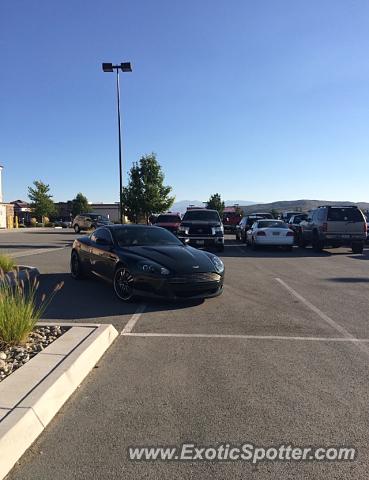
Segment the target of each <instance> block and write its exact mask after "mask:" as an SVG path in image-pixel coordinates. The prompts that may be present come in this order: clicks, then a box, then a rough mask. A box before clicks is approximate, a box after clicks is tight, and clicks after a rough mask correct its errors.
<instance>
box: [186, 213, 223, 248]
mask: <svg viewBox="0 0 369 480" xmlns="http://www.w3.org/2000/svg"><path fill="white" fill-rule="evenodd" d="M178 237H179V238H180V239H181V240H182V242H186V243H189V244H190V245H194V246H196V247H215V248H216V249H217V250H218V251H223V250H224V228H223V224H222V221H221V219H220V216H219V213H218V212H217V210H210V209H209V210H208V209H207V208H196V209H195V208H194V209H191V210H187V212H186V213H185V214H184V216H183V219H182V222H181V225H180V226H179V229H178Z"/></svg>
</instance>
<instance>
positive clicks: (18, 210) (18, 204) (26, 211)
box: [10, 200, 32, 225]
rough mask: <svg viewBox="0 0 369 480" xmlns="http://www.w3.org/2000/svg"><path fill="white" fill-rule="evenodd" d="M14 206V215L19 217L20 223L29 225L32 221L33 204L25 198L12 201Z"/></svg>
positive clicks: (11, 203)
mask: <svg viewBox="0 0 369 480" xmlns="http://www.w3.org/2000/svg"><path fill="white" fill-rule="evenodd" d="M10 205H12V206H13V215H14V216H15V217H17V218H18V223H21V224H25V225H28V224H29V223H30V221H31V217H32V214H31V205H30V204H29V203H28V202H25V201H24V200H14V201H13V202H10Z"/></svg>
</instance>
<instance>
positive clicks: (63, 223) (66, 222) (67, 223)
mask: <svg viewBox="0 0 369 480" xmlns="http://www.w3.org/2000/svg"><path fill="white" fill-rule="evenodd" d="M54 225H55V227H62V228H71V227H72V221H71V219H70V218H58V220H55V222H54Z"/></svg>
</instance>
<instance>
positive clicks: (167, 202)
mask: <svg viewBox="0 0 369 480" xmlns="http://www.w3.org/2000/svg"><path fill="white" fill-rule="evenodd" d="M163 182H164V173H163V171H162V169H161V166H160V164H159V162H158V161H157V159H156V155H155V154H154V153H152V154H150V155H144V156H142V157H141V158H140V160H139V161H138V162H135V163H134V164H133V166H132V168H131V170H130V172H129V181H128V186H127V187H124V188H123V192H122V202H123V210H124V214H125V215H127V217H128V218H129V220H130V221H131V222H135V223H138V222H139V221H140V220H141V219H144V220H145V221H146V223H148V221H149V217H150V215H152V214H153V213H162V212H165V211H166V210H168V209H169V208H170V207H171V206H172V205H173V202H174V197H170V196H169V194H170V192H171V191H172V187H170V186H166V185H164V184H163Z"/></svg>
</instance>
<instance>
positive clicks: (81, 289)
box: [38, 273, 203, 321]
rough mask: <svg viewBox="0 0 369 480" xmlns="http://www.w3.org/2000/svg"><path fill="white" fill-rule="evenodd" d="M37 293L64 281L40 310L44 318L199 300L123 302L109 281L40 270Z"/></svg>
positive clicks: (173, 306)
mask: <svg viewBox="0 0 369 480" xmlns="http://www.w3.org/2000/svg"><path fill="white" fill-rule="evenodd" d="M39 282H40V286H39V292H38V296H39V299H41V297H42V295H43V294H44V293H45V294H46V295H49V294H51V292H52V291H53V290H54V288H55V287H56V285H57V284H59V283H60V282H64V285H63V288H62V289H61V290H60V291H59V292H57V293H56V295H55V297H54V298H53V300H52V302H51V303H50V305H49V306H48V307H47V309H46V311H45V313H44V314H43V319H44V320H55V319H57V320H81V319H89V320H91V321H94V320H98V319H99V318H102V317H111V316H120V315H133V314H134V313H135V312H136V310H137V308H138V306H139V305H140V303H141V304H142V303H145V305H146V310H147V311H163V310H178V309H183V308H189V307H193V306H194V305H199V304H201V303H202V302H203V300H196V301H195V300H192V301H181V302H169V301H168V302H167V301H165V300H164V301H163V300H161V299H160V300H156V299H143V300H142V301H137V302H132V303H124V302H122V301H120V300H119V299H117V298H116V297H115V295H114V292H113V288H112V286H111V284H109V283H107V282H104V281H102V280H99V279H95V278H86V279H84V280H74V279H73V278H72V277H71V276H70V274H69V273H52V274H42V275H40V277H39Z"/></svg>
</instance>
